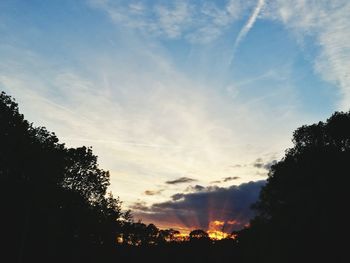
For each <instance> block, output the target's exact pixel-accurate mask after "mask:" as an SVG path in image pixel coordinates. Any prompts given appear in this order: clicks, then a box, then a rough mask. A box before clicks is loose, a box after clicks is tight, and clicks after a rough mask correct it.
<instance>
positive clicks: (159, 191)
mask: <svg viewBox="0 0 350 263" xmlns="http://www.w3.org/2000/svg"><path fill="white" fill-rule="evenodd" d="M163 191H164V189H160V190H146V191H145V192H144V194H145V195H159V194H161V193H162V192H163Z"/></svg>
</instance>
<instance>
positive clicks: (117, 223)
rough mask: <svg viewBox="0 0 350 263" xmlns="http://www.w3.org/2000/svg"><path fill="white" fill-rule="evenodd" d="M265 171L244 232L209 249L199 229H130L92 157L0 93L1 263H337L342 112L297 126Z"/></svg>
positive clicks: (349, 116)
mask: <svg viewBox="0 0 350 263" xmlns="http://www.w3.org/2000/svg"><path fill="white" fill-rule="evenodd" d="M293 142H294V146H293V147H292V148H291V149H288V150H287V151H286V154H285V156H284V158H283V159H282V160H280V161H279V162H277V163H276V164H274V165H273V166H272V167H271V169H270V171H269V176H268V179H267V184H266V185H265V186H264V187H263V189H262V191H261V194H260V198H259V201H258V202H257V203H256V204H254V206H253V209H255V210H256V214H257V216H256V217H255V218H254V219H253V220H252V221H251V222H250V227H248V228H245V229H243V230H241V231H239V232H237V233H235V239H232V238H228V239H224V240H221V241H216V242H213V241H212V240H210V239H209V237H208V235H207V233H206V232H205V231H202V230H195V231H193V232H191V234H190V237H189V238H188V239H186V241H183V242H179V241H181V238H179V234H180V233H179V232H177V231H176V230H173V229H167V230H159V229H158V228H157V227H156V226H155V225H153V224H149V225H145V224H143V223H142V222H134V221H133V218H132V216H131V212H130V211H123V210H122V206H121V201H120V200H119V199H118V198H115V197H113V195H112V194H110V193H107V188H108V186H109V183H110V181H109V173H108V172H107V171H104V170H103V169H101V168H99V166H98V163H97V156H95V155H94V154H93V152H92V150H91V148H87V147H78V148H68V147H66V146H65V145H64V144H62V143H60V142H59V140H58V138H57V136H56V135H55V134H54V133H51V132H49V131H47V130H46V129H45V128H43V127H35V126H34V125H33V124H31V123H29V122H28V121H26V120H25V119H24V117H23V115H22V114H20V113H19V109H18V105H17V103H16V102H15V101H14V100H13V99H12V98H11V97H9V96H8V95H6V94H5V93H3V92H2V93H1V94H0V200H1V216H0V218H1V219H0V220H1V221H0V223H1V228H2V231H1V235H0V238H1V240H2V242H1V243H2V244H3V245H1V257H2V259H5V258H6V259H10V260H6V262H118V261H120V262H138V261H145V262H178V261H182V262H226V261H236V262H345V261H346V259H347V257H346V253H345V252H346V246H347V242H344V241H343V240H347V230H348V224H347V223H348V221H347V217H346V214H347V207H348V200H349V198H348V195H349V194H348V193H349V191H348V184H347V182H348V180H347V179H348V177H349V176H350V169H349V167H350V112H347V113H342V112H336V113H335V114H333V115H332V116H331V117H330V118H329V119H328V120H327V121H326V122H319V123H317V124H313V125H309V126H302V127H301V128H299V129H297V130H296V131H295V132H294V135H293ZM4 262H5V261H4Z"/></svg>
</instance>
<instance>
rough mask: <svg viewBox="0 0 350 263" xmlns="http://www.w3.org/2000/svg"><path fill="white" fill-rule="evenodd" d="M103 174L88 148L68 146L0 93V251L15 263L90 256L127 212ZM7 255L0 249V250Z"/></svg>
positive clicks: (105, 245)
mask: <svg viewBox="0 0 350 263" xmlns="http://www.w3.org/2000/svg"><path fill="white" fill-rule="evenodd" d="M108 185H109V174H108V172H107V171H104V170H102V169H100V168H99V167H98V164H97V157H96V156H95V155H93V153H92V150H91V148H86V147H80V148H76V149H75V148H66V147H65V145H64V144H62V143H59V140H58V138H57V137H56V136H55V134H54V133H51V132H48V131H47V130H46V129H45V128H43V127H34V126H33V125H32V124H30V123H29V122H28V121H26V120H25V119H24V117H23V115H22V114H20V113H19V109H18V105H17V103H16V102H15V101H14V100H13V99H12V98H11V97H10V96H8V95H6V94H5V93H4V92H2V93H1V94H0V202H1V217H0V218H1V219H0V220H1V226H2V227H3V229H4V231H2V235H1V238H2V239H3V240H4V241H6V249H2V251H5V252H4V253H7V254H9V255H10V256H11V257H12V258H15V260H14V261H16V262H33V261H34V260H35V261H50V262H53V261H55V260H56V261H57V262H60V261H63V260H64V261H66V260H67V258H68V259H69V260H70V261H78V262H79V261H85V262H90V261H95V260H96V257H97V255H102V253H104V254H107V253H109V252H111V246H114V244H115V235H116V233H118V231H121V226H122V224H123V222H127V221H128V220H129V219H130V218H129V217H128V213H123V212H122V211H121V203H120V201H119V199H115V198H114V197H113V196H112V195H106V189H107V187H108ZM3 257H5V255H3Z"/></svg>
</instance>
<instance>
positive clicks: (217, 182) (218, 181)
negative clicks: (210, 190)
mask: <svg viewBox="0 0 350 263" xmlns="http://www.w3.org/2000/svg"><path fill="white" fill-rule="evenodd" d="M210 183H211V184H220V183H221V181H220V180H216V181H211V182H210Z"/></svg>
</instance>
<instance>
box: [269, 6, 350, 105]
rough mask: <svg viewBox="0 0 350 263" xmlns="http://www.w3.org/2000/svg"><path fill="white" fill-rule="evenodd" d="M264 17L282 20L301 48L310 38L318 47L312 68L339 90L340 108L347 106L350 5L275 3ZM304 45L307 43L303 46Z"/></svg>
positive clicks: (348, 103) (349, 76) (349, 61)
mask: <svg viewBox="0 0 350 263" xmlns="http://www.w3.org/2000/svg"><path fill="white" fill-rule="evenodd" d="M273 3H274V4H272V5H269V8H268V9H267V10H266V11H267V12H266V17H267V18H272V19H274V20H279V21H281V22H282V23H283V24H284V25H285V26H286V27H287V28H288V29H290V30H292V32H293V33H295V36H296V37H297V38H298V39H299V41H300V42H301V44H302V45H304V43H305V42H307V41H304V40H307V39H308V38H312V39H313V40H314V41H313V42H315V43H317V44H318V46H317V45H316V47H317V48H316V49H315V47H310V48H314V49H315V50H316V52H317V51H318V54H317V55H316V57H315V58H314V68H315V71H316V72H317V73H319V74H320V75H321V76H322V77H323V78H324V79H325V80H327V81H329V82H331V83H333V84H335V85H336V86H338V87H339V88H340V96H339V98H340V103H339V109H343V110H348V109H349V105H350V71H349V68H350V30H349V28H350V19H349V13H350V2H349V1H347V0H333V1H322V0H321V1H304V0H276V1H274V2H273ZM305 45H306V44H305ZM312 59H313V58H312Z"/></svg>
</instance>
